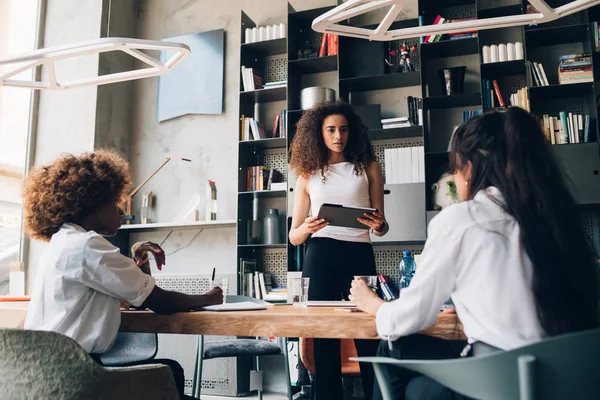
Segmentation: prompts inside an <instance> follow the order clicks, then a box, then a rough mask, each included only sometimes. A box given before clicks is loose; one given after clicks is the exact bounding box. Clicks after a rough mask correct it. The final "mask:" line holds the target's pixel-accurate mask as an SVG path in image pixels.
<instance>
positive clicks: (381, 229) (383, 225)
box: [375, 220, 387, 233]
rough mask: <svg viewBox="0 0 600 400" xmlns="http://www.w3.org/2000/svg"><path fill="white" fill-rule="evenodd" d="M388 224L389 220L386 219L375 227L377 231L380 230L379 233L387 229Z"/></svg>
mask: <svg viewBox="0 0 600 400" xmlns="http://www.w3.org/2000/svg"><path fill="white" fill-rule="evenodd" d="M386 225H387V222H386V221H385V220H384V221H383V222H382V223H381V226H380V227H379V228H377V229H375V232H379V233H381V232H383V230H384V229H385V226H386Z"/></svg>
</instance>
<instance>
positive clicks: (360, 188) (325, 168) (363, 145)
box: [289, 102, 389, 400]
mask: <svg viewBox="0 0 600 400" xmlns="http://www.w3.org/2000/svg"><path fill="white" fill-rule="evenodd" d="M290 164H291V167H292V169H293V170H294V171H295V173H296V175H297V176H298V182H297V184H296V189H295V190H296V191H295V194H294V210H293V216H292V228H291V230H290V233H289V237H290V242H291V243H292V244H293V245H294V246H299V245H301V244H302V243H304V242H305V241H306V240H307V239H308V238H309V236H310V235H312V239H311V241H310V244H309V246H308V250H307V253H306V257H305V259H304V265H303V276H304V277H309V278H311V279H310V286H309V292H308V298H309V300H340V297H341V296H343V297H344V298H345V297H347V296H348V294H349V289H350V285H351V282H352V280H353V277H354V275H375V274H376V271H375V257H374V255H373V246H372V245H371V237H370V233H369V232H370V231H371V232H373V233H374V234H375V235H377V236H383V235H385V234H386V233H387V231H388V229H389V227H388V224H387V222H386V221H385V216H384V214H383V177H382V174H381V167H380V166H379V164H378V163H377V161H376V160H375V155H374V153H373V147H372V146H371V142H370V141H369V137H368V135H367V128H366V127H365V126H364V125H363V123H362V121H361V119H360V117H359V116H358V115H357V114H356V113H355V112H354V110H353V109H352V106H350V105H349V104H346V103H341V102H338V103H321V104H320V105H318V106H316V107H314V108H312V109H311V110H309V111H306V112H305V113H304V115H303V116H302V118H301V119H300V121H299V122H298V125H297V130H296V136H295V137H294V140H293V141H292V145H291V149H290ZM323 203H334V204H342V205H344V206H348V207H371V208H376V209H377V210H379V212H376V213H373V214H365V216H364V218H359V221H360V222H361V223H363V224H364V225H365V229H355V228H344V227H338V226H328V223H327V221H324V220H322V219H320V220H319V219H317V214H318V212H319V208H320V207H321V204H323ZM309 213H310V215H312V216H309ZM354 342H355V344H356V349H357V352H358V355H359V356H369V355H374V354H375V352H376V349H377V342H376V341H372V340H355V341H354ZM314 360H315V376H314V381H313V387H312V391H311V398H312V399H314V400H341V399H342V380H341V355H340V340H339V339H315V341H314ZM360 369H361V375H362V379H363V387H364V391H365V399H367V400H370V399H371V397H372V388H373V379H374V375H373V368H372V366H371V365H370V364H361V365H360Z"/></svg>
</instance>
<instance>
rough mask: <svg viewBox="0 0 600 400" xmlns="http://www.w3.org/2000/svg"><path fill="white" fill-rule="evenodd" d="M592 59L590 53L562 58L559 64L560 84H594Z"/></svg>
mask: <svg viewBox="0 0 600 400" xmlns="http://www.w3.org/2000/svg"><path fill="white" fill-rule="evenodd" d="M593 81H594V75H593V72H592V59H591V57H590V53H583V54H569V55H565V56H560V60H559V64H558V83H560V84H561V85H565V84H570V83H583V82H593Z"/></svg>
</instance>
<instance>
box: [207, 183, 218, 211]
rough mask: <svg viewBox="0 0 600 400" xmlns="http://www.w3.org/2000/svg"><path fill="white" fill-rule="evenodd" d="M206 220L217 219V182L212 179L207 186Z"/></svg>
mask: <svg viewBox="0 0 600 400" xmlns="http://www.w3.org/2000/svg"><path fill="white" fill-rule="evenodd" d="M206 220H207V221H216V220H217V184H216V183H215V181H211V180H209V181H208V187H207V188H206Z"/></svg>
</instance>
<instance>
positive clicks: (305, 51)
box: [298, 40, 319, 59]
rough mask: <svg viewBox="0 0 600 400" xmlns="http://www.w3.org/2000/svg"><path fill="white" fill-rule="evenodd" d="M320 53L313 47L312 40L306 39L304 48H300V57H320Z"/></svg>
mask: <svg viewBox="0 0 600 400" xmlns="http://www.w3.org/2000/svg"><path fill="white" fill-rule="evenodd" d="M318 55H319V53H318V52H317V50H315V49H314V48H313V45H312V43H311V42H310V40H305V41H304V44H303V45H302V48H301V49H299V50H298V59H301V58H315V57H318Z"/></svg>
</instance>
